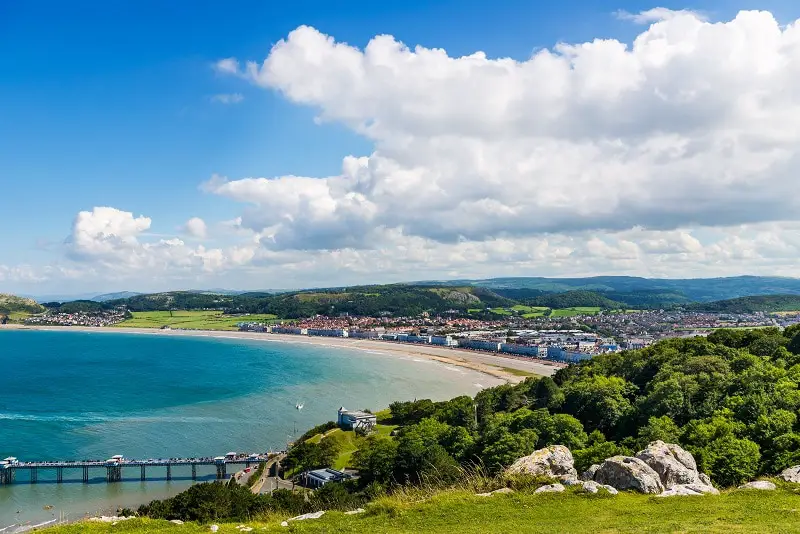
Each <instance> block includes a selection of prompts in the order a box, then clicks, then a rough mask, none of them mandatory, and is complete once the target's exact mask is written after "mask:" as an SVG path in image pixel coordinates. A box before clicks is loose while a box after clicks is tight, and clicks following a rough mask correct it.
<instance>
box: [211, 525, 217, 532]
mask: <svg viewBox="0 0 800 534" xmlns="http://www.w3.org/2000/svg"><path fill="white" fill-rule="evenodd" d="M210 530H211V532H216V531H218V530H219V525H211V527H210Z"/></svg>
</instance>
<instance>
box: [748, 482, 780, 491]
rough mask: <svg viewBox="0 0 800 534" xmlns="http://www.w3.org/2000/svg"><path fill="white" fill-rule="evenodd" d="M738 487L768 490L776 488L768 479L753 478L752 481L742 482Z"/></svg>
mask: <svg viewBox="0 0 800 534" xmlns="http://www.w3.org/2000/svg"><path fill="white" fill-rule="evenodd" d="M739 489H745V490H767V491H770V490H774V489H776V486H775V484H773V483H772V482H770V481H769V480H754V481H753V482H748V483H747V484H742V485H741V486H739Z"/></svg>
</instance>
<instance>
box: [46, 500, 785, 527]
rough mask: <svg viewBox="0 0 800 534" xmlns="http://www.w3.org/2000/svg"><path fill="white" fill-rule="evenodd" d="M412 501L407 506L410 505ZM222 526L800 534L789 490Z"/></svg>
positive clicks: (389, 507)
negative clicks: (284, 523)
mask: <svg viewBox="0 0 800 534" xmlns="http://www.w3.org/2000/svg"><path fill="white" fill-rule="evenodd" d="M405 501H407V499H406V500H405ZM281 519H282V518H280V517H274V518H270V520H269V521H265V522H255V521H253V522H248V521H242V522H236V523H227V524H226V523H217V524H219V525H220V529H219V532H220V533H236V532H240V530H239V529H237V528H236V527H237V526H239V525H245V526H248V527H251V528H253V532H267V533H269V532H308V533H354V534H355V533H363V532H375V533H387V534H389V533H392V534H394V533H406V532H408V533H411V532H413V533H423V534H424V533H430V534H450V533H452V532H458V533H459V534H485V533H495V532H497V533H525V534H527V533H531V534H534V533H541V534H555V533H559V534H560V533H575V534H598V533H612V532H620V533H637V534H639V533H672V532H680V533H719V534H729V533H763V534H770V533H776V534H777V533H780V534H788V533H793V532H800V495H798V494H797V493H796V492H795V491H792V490H789V489H781V490H778V491H772V492H760V491H735V492H731V493H727V494H723V495H720V496H705V497H671V498H658V497H652V496H644V495H635V494H620V495H617V496H599V495H595V496H589V495H577V494H571V493H565V494H546V495H542V494H539V495H533V494H530V493H516V494H511V495H498V496H494V497H488V498H487V497H476V496H474V495H473V494H472V493H468V492H465V491H445V492H440V493H438V494H435V495H433V496H432V497H431V498H429V499H425V500H424V501H423V502H416V503H412V502H404V500H403V499H389V498H387V499H383V500H380V501H378V502H376V503H375V504H373V505H370V506H368V507H367V512H366V513H364V514H360V515H356V516H347V515H344V514H343V513H341V512H329V513H327V514H326V515H324V516H323V517H322V518H320V519H317V520H307V521H299V522H292V523H290V527H289V528H286V527H281V526H280V521H281ZM209 531H210V529H209V526H208V525H199V524H195V523H187V524H184V525H173V524H171V523H169V522H167V521H154V520H139V519H135V520H129V521H122V522H119V523H118V524H117V525H114V526H112V525H110V524H97V523H79V524H75V525H69V526H63V527H56V528H53V529H49V530H47V532H48V534H77V533H84V532H86V533H89V534H92V533H101V532H130V533H134V534H138V533H144V532H175V533H190V532H209Z"/></svg>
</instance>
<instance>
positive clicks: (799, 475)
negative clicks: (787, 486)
mask: <svg viewBox="0 0 800 534" xmlns="http://www.w3.org/2000/svg"><path fill="white" fill-rule="evenodd" d="M780 477H781V478H782V479H783V480H784V481H786V482H793V483H795V484H800V465H795V466H794V467H787V468H786V469H784V470H783V471H782V472H781V474H780Z"/></svg>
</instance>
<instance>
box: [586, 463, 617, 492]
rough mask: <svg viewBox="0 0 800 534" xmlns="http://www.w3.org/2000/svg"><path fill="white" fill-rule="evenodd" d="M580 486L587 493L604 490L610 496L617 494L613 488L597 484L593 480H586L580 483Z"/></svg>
mask: <svg viewBox="0 0 800 534" xmlns="http://www.w3.org/2000/svg"><path fill="white" fill-rule="evenodd" d="M598 467H599V466H598ZM581 485H582V486H583V489H584V491H586V492H587V493H598V492H599V491H600V490H601V489H604V490H606V491H607V492H608V493H610V494H611V495H616V494H618V493H619V492H618V491H617V490H616V489H615V488H613V487H611V486H607V485H604V484H598V483H597V482H595V481H594V480H586V481H584V482H581Z"/></svg>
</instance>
